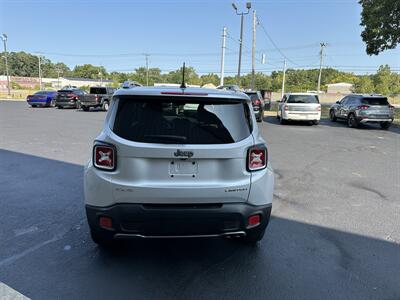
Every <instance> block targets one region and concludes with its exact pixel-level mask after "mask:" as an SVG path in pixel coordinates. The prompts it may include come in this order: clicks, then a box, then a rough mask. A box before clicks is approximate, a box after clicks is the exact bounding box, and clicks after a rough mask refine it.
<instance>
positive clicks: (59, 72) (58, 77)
mask: <svg viewBox="0 0 400 300" xmlns="http://www.w3.org/2000/svg"><path fill="white" fill-rule="evenodd" d="M56 72H57V86H58V88H59V89H60V88H61V86H60V74H61V72H62V70H61V69H59V68H57V69H56Z"/></svg>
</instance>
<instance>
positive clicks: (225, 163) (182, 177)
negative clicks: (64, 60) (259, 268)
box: [84, 87, 274, 244]
mask: <svg viewBox="0 0 400 300" xmlns="http://www.w3.org/2000/svg"><path fill="white" fill-rule="evenodd" d="M273 188H274V174H273V170H272V167H271V163H270V162H269V161H268V151H267V146H266V144H265V141H264V140H263V139H262V138H261V136H260V134H259V131H258V127H257V123H256V120H255V118H254V113H253V111H252V105H251V102H250V99H249V97H248V96H247V95H245V94H244V93H241V92H236V91H226V90H211V89H210V90H209V89H200V88H185V89H180V88H148V87H146V88H145V87H136V88H131V89H121V90H118V91H116V93H115V94H114V97H113V100H112V103H111V106H110V109H109V111H108V114H107V116H106V119H105V122H104V127H103V130H102V132H101V133H100V135H99V136H98V137H97V138H96V140H95V142H94V145H93V154H92V158H91V159H90V160H89V162H88V163H87V165H86V166H85V174H84V189H85V204H86V214H87V219H88V223H89V226H90V230H91V235H92V238H93V240H94V241H95V242H96V243H98V244H109V243H110V242H111V241H112V240H114V239H120V238H181V237H182V238H185V237H238V238H241V239H243V240H245V241H247V242H252V243H255V242H257V241H259V240H260V239H262V237H263V235H264V232H265V229H266V227H267V225H268V222H269V219H270V214H271V207H272V197H273V196H272V195H273Z"/></svg>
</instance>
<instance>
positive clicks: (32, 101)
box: [26, 100, 50, 106]
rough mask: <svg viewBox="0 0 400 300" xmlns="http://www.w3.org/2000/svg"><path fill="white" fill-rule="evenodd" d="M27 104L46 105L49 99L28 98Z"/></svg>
mask: <svg viewBox="0 0 400 300" xmlns="http://www.w3.org/2000/svg"><path fill="white" fill-rule="evenodd" d="M26 102H27V103H28V104H29V105H41V106H46V105H49V104H50V101H47V100H30V101H26Z"/></svg>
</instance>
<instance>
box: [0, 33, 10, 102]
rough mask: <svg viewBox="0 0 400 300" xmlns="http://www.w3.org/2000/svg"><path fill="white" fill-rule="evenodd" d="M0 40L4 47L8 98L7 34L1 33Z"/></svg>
mask: <svg viewBox="0 0 400 300" xmlns="http://www.w3.org/2000/svg"><path fill="white" fill-rule="evenodd" d="M0 38H1V39H2V40H3V45H4V61H5V63H6V76H7V94H8V96H10V95H11V90H10V89H11V87H10V75H9V73H8V53H7V39H8V37H7V34H5V33H3V34H2V35H0Z"/></svg>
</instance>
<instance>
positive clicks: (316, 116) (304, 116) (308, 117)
mask: <svg viewBox="0 0 400 300" xmlns="http://www.w3.org/2000/svg"><path fill="white" fill-rule="evenodd" d="M283 118H284V119H285V120H289V121H290V120H293V121H314V120H317V121H319V120H320V119H321V113H316V112H285V113H284V114H283Z"/></svg>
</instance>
